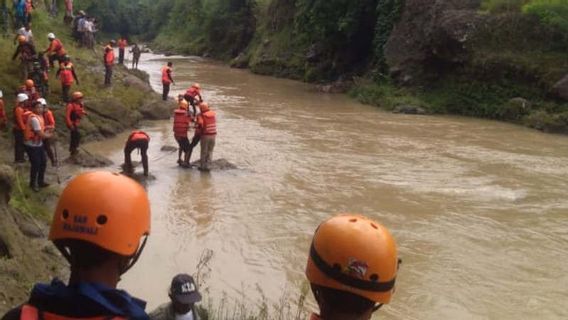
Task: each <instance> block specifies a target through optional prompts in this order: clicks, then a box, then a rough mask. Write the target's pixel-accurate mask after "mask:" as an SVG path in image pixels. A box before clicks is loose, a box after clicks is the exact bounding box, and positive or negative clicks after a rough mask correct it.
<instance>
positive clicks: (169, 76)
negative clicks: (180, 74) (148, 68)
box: [168, 69, 175, 84]
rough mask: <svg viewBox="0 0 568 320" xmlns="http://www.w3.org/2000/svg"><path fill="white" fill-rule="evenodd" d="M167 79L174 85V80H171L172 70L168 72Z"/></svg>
mask: <svg viewBox="0 0 568 320" xmlns="http://www.w3.org/2000/svg"><path fill="white" fill-rule="evenodd" d="M168 79H170V81H171V82H172V83H173V84H175V82H174V79H173V78H172V69H169V70H168Z"/></svg>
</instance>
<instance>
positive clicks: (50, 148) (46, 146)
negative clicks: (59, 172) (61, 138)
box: [43, 139, 56, 165]
mask: <svg viewBox="0 0 568 320" xmlns="http://www.w3.org/2000/svg"><path fill="white" fill-rule="evenodd" d="M43 148H44V149H45V153H46V154H47V157H48V158H49V161H51V164H52V165H55V160H56V159H55V154H54V153H53V148H55V145H53V146H52V141H51V139H44V140H43Z"/></svg>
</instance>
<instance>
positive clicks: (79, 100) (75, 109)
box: [65, 91, 87, 156]
mask: <svg viewBox="0 0 568 320" xmlns="http://www.w3.org/2000/svg"><path fill="white" fill-rule="evenodd" d="M85 115H87V112H85V108H84V106H83V93H81V92H78V91H77V92H73V94H72V95H71V102H69V103H68V104H67V107H66V112H65V122H66V124H67V128H68V129H69V131H70V138H71V139H70V141H69V152H70V153H71V156H74V155H77V153H79V145H80V143H81V134H80V133H79V124H80V123H81V118H82V117H83V116H85Z"/></svg>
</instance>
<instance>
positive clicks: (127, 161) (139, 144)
mask: <svg viewBox="0 0 568 320" xmlns="http://www.w3.org/2000/svg"><path fill="white" fill-rule="evenodd" d="M134 149H140V155H141V156H142V167H143V168H144V175H145V176H147V175H148V153H147V152H148V141H146V140H136V141H128V142H127V143H126V146H125V147H124V169H125V171H127V172H132V159H131V157H130V154H131V153H132V151H134Z"/></svg>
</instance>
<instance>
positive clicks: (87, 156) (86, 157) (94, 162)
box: [65, 149, 113, 168]
mask: <svg viewBox="0 0 568 320" xmlns="http://www.w3.org/2000/svg"><path fill="white" fill-rule="evenodd" d="M65 163H66V164H72V165H76V166H80V167H84V168H102V167H108V166H110V165H112V164H113V162H112V161H111V160H110V159H108V158H105V157H103V156H100V155H96V154H93V153H90V152H88V151H86V150H84V149H83V150H82V151H81V152H79V153H78V154H76V155H74V156H71V157H69V158H67V159H66V160H65Z"/></svg>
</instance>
